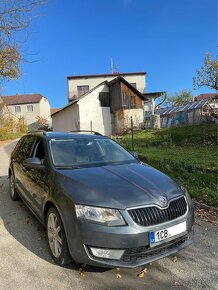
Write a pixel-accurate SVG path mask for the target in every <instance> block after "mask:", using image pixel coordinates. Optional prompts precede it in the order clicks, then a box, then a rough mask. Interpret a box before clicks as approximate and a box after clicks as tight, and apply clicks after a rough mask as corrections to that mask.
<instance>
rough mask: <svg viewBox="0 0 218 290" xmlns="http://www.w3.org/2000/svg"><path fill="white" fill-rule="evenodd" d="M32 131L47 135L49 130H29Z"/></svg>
mask: <svg viewBox="0 0 218 290" xmlns="http://www.w3.org/2000/svg"><path fill="white" fill-rule="evenodd" d="M31 133H42V134H43V135H47V132H46V131H45V130H32V131H29V132H28V134H31Z"/></svg>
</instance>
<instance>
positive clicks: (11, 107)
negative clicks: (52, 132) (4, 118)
mask: <svg viewBox="0 0 218 290" xmlns="http://www.w3.org/2000/svg"><path fill="white" fill-rule="evenodd" d="M1 99H2V101H3V102H4V104H5V105H6V107H7V109H8V111H9V113H10V115H11V116H13V117H14V118H15V119H19V118H21V117H22V118H24V120H25V121H26V124H27V126H28V128H29V130H34V129H37V128H38V123H37V119H38V118H44V119H46V120H47V121H48V123H49V121H50V104H49V101H48V100H47V98H45V97H44V96H43V95H41V94H25V95H19V94H16V95H14V96H2V97H1Z"/></svg>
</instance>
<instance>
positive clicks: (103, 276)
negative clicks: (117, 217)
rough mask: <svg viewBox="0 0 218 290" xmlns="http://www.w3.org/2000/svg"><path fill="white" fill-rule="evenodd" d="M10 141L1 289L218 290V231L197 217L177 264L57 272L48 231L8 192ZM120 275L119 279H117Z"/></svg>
mask: <svg viewBox="0 0 218 290" xmlns="http://www.w3.org/2000/svg"><path fill="white" fill-rule="evenodd" d="M14 145H15V142H12V143H10V144H8V145H5V146H4V147H2V148H0V290H14V289H16V290H17V289H20V290H36V289H40V290H41V289H46V290H50V289H58V290H62V289H74V290H82V289H91V290H93V289H96V290H106V289H107V290H109V289H110V290H118V289H119V290H124V289H125V290H130V289H131V290H142V289H149V290H152V289H155V290H157V289H162V290H165V289H166V290H169V289H175V288H177V289H218V288H217V284H218V283H217V282H218V281H217V276H218V275H217V274H218V273H217V269H218V267H217V226H216V225H214V224H211V223H209V222H205V221H202V220H201V219H200V218H196V223H195V241H194V243H193V244H192V246H190V247H189V248H188V249H185V250H183V251H181V252H180V253H179V254H178V255H177V256H176V257H177V261H175V260H176V259H174V262H173V261H172V257H171V258H165V259H162V260H160V261H158V262H154V263H152V265H147V266H145V267H146V268H147V272H146V273H144V277H142V278H139V277H137V274H138V273H139V272H140V271H141V270H142V268H141V267H140V268H136V269H119V270H118V269H110V270H108V269H101V268H95V267H88V266H87V267H86V268H85V270H84V271H85V273H84V274H85V275H84V276H80V274H79V267H78V266H75V265H73V264H70V265H68V266H67V267H59V266H57V265H55V264H54V262H53V261H52V260H51V258H50V255H49V253H48V248H47V243H46V239H45V231H44V228H43V227H42V226H41V225H40V224H39V222H38V221H37V220H36V219H35V218H34V217H33V215H32V214H31V213H30V212H29V210H28V209H27V208H26V207H25V206H24V205H23V203H22V202H21V201H18V202H13V201H11V199H10V197H9V193H8V191H9V188H8V178H7V170H8V156H9V154H10V152H11V150H12V148H13V147H14ZM118 274H119V275H118Z"/></svg>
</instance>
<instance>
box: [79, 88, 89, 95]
mask: <svg viewBox="0 0 218 290" xmlns="http://www.w3.org/2000/svg"><path fill="white" fill-rule="evenodd" d="M88 91H89V86H77V93H78V97H80V96H82V95H84V94H85V93H87V92H88Z"/></svg>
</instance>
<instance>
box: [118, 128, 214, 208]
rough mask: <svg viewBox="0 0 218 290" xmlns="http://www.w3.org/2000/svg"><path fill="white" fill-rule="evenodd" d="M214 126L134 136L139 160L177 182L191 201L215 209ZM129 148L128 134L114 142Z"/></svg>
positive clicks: (141, 133) (149, 131)
mask: <svg viewBox="0 0 218 290" xmlns="http://www.w3.org/2000/svg"><path fill="white" fill-rule="evenodd" d="M216 139H217V127H216V125H199V126H190V127H183V128H173V129H161V130H150V129H149V130H143V131H137V132H135V135H134V141H135V151H136V152H137V153H138V154H139V158H140V160H142V161H143V162H146V163H148V164H150V165H151V166H153V167H155V168H157V169H159V170H161V171H163V172H165V173H166V174H168V175H170V176H171V177H173V178H176V179H178V180H179V181H180V182H181V183H182V184H183V185H184V186H185V187H186V188H187V189H188V191H189V193H190V195H191V197H192V198H195V199H197V200H198V201H202V202H204V203H206V204H208V205H212V206H217V147H216ZM117 141H118V142H119V143H120V144H121V145H123V146H124V147H125V148H127V149H128V150H130V151H131V150H132V149H131V135H130V134H126V135H124V136H122V138H121V139H118V140H117Z"/></svg>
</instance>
